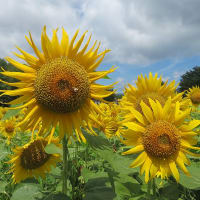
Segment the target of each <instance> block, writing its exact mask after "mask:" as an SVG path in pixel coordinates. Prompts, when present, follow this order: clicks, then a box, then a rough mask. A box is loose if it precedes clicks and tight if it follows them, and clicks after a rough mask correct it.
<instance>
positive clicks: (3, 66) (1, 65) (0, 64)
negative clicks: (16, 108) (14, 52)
mask: <svg viewBox="0 0 200 200" xmlns="http://www.w3.org/2000/svg"><path fill="white" fill-rule="evenodd" d="M4 70H6V71H13V72H17V71H19V70H18V69H17V68H15V67H14V66H13V65H12V64H10V63H7V62H6V61H5V60H4V59H0V72H2V71H4ZM0 79H1V80H3V81H6V82H17V79H14V78H11V77H7V76H3V75H2V74H0ZM15 88H16V87H12V86H8V85H6V84H4V83H2V82H0V90H11V89H15ZM15 98H16V97H11V96H2V97H0V102H3V103H7V102H9V101H12V100H14V99H15ZM0 106H6V105H5V104H1V103H0Z"/></svg>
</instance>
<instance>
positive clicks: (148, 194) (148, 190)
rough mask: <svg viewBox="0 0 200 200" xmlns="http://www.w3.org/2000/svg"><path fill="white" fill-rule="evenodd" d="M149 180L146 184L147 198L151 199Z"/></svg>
mask: <svg viewBox="0 0 200 200" xmlns="http://www.w3.org/2000/svg"><path fill="white" fill-rule="evenodd" d="M151 186H152V184H151V181H150V180H149V182H148V184H147V199H148V200H150V199H151Z"/></svg>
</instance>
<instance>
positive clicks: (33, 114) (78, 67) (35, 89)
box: [1, 27, 114, 141]
mask: <svg viewBox="0 0 200 200" xmlns="http://www.w3.org/2000/svg"><path fill="white" fill-rule="evenodd" d="M78 32H79V31H76V33H75V35H74V36H73V38H72V39H71V41H69V38H68V35H67V33H66V32H65V30H64V29H62V39H61V42H59V40H58V37H57V30H53V36H52V39H51V40H50V39H49V37H48V36H47V34H46V28H45V27H44V29H43V31H42V35H41V47H42V51H40V50H39V49H38V48H37V47H36V45H35V43H34V41H33V39H32V36H31V34H29V38H28V37H26V40H27V41H28V43H29V45H30V46H31V47H32V49H33V50H34V52H35V55H36V57H35V56H32V55H31V54H29V53H27V52H25V51H23V50H22V49H20V48H19V47H17V48H18V50H19V51H20V52H21V53H22V54H21V55H19V54H16V53H15V55H16V56H17V57H19V58H20V59H22V60H24V61H25V62H26V64H22V63H20V62H18V61H15V60H13V59H12V58H9V57H7V58H6V60H7V61H8V62H10V63H11V64H13V65H14V66H15V67H16V68H18V69H19V70H21V72H8V71H4V72H1V74H3V75H5V76H9V77H12V78H16V79H18V80H19V82H16V83H7V82H5V81H2V82H4V83H6V84H8V85H11V86H16V87H18V89H16V90H1V92H4V93H3V94H2V95H10V96H17V95H19V96H20V97H19V98H18V99H16V100H14V101H11V102H10V103H11V104H12V105H15V104H20V103H23V104H24V105H22V106H19V107H16V108H24V107H27V108H28V109H27V111H26V113H25V116H24V119H23V120H22V122H21V123H20V124H19V125H21V126H22V127H25V128H26V129H27V128H30V129H31V130H32V131H33V132H34V129H35V128H36V127H38V125H39V124H40V123H42V130H44V132H45V133H46V132H48V131H49V130H50V129H51V128H52V129H51V133H50V135H51V137H52V136H53V133H54V131H55V128H56V126H57V125H59V127H60V133H59V137H60V138H61V139H62V138H63V136H64V134H66V133H67V134H68V135H69V136H72V132H73V129H74V130H75V133H76V136H77V138H78V140H81V139H82V140H83V141H85V138H84V136H83V134H82V132H81V130H80V126H81V124H82V122H83V121H85V122H86V123H87V122H88V116H89V113H90V112H91V111H93V110H96V111H97V110H98V107H97V106H96V104H95V103H94V101H93V100H92V99H94V100H102V99H103V98H104V97H107V96H109V95H111V94H112V93H113V92H110V91H108V90H109V89H111V88H112V85H109V86H103V85H100V84H97V83H95V81H96V80H98V79H100V78H103V77H105V76H106V75H107V74H108V73H111V72H113V71H114V69H113V68H111V69H110V70H108V71H96V69H97V67H98V66H99V64H100V63H101V62H102V60H103V58H104V56H105V54H106V53H107V52H109V50H105V51H103V52H101V53H98V50H99V47H100V43H99V44H98V45H97V46H96V44H97V42H95V43H94V45H93V46H92V47H91V48H90V49H89V50H88V51H86V49H87V47H88V45H89V43H90V40H91V36H90V37H89V39H88V40H87V42H86V44H85V45H84V46H83V48H82V49H81V50H80V46H81V45H82V42H83V40H84V38H85V35H86V32H85V33H84V34H83V35H82V36H81V38H80V39H79V40H78V41H77V42H76V44H75V40H76V38H77V35H78ZM51 137H50V139H51Z"/></svg>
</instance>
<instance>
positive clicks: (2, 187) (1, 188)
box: [0, 181, 8, 193]
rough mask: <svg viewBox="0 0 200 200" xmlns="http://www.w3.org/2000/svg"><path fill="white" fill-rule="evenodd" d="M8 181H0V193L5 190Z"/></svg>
mask: <svg viewBox="0 0 200 200" xmlns="http://www.w3.org/2000/svg"><path fill="white" fill-rule="evenodd" d="M7 184H8V183H6V182H3V181H0V193H3V192H5V187H6V185H7Z"/></svg>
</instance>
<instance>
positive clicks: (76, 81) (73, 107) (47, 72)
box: [34, 58, 90, 113]
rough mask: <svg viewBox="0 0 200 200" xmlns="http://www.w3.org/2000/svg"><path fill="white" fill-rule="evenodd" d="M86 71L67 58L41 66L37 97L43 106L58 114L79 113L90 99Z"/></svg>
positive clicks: (36, 88)
mask: <svg viewBox="0 0 200 200" xmlns="http://www.w3.org/2000/svg"><path fill="white" fill-rule="evenodd" d="M89 86H90V84H89V79H88V75H87V72H86V70H85V69H84V68H83V67H82V66H80V65H79V64H78V63H77V62H75V61H73V60H71V59H67V58H56V59H54V60H51V61H50V62H48V63H46V64H44V65H42V66H41V68H40V69H39V71H38V72H37V77H36V80H35V84H34V87H35V97H36V99H37V102H38V103H39V104H41V105H42V106H44V107H46V108H47V109H50V110H51V111H54V112H57V113H69V112H74V111H77V110H78V109H79V108H80V107H81V106H82V105H83V104H84V103H85V101H86V99H87V98H88V97H89V93H90V87H89Z"/></svg>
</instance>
